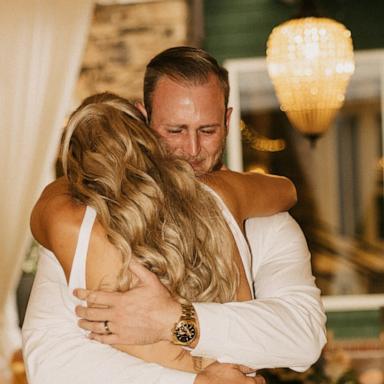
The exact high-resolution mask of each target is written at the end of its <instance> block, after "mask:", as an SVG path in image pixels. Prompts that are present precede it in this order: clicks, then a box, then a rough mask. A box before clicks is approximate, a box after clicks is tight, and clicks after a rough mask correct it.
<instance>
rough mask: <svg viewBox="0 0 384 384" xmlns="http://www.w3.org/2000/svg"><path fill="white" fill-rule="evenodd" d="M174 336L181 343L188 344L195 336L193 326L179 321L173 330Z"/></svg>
mask: <svg viewBox="0 0 384 384" xmlns="http://www.w3.org/2000/svg"><path fill="white" fill-rule="evenodd" d="M175 336H176V338H177V340H178V341H180V342H181V343H189V342H191V341H192V340H193V339H194V338H195V336H196V330H195V325H194V324H193V323H189V322H187V321H180V322H179V323H178V324H177V326H176V328H175Z"/></svg>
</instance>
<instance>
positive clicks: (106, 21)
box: [75, 0, 189, 104]
mask: <svg viewBox="0 0 384 384" xmlns="http://www.w3.org/2000/svg"><path fill="white" fill-rule="evenodd" d="M188 9H189V8H188V5H187V0H164V1H152V2H147V3H137V4H127V5H103V6H101V5H99V6H96V8H95V12H94V17H93V22H92V25H91V28H90V33H89V39H88V43H87V47H86V50H85V54H84V59H83V64H82V69H81V73H80V78H79V82H78V85H77V89H76V93H75V104H77V103H79V102H80V101H81V100H82V99H83V98H84V97H86V96H89V95H91V94H93V93H96V92H102V91H107V90H108V91H112V92H115V93H118V94H120V95H122V96H124V97H127V98H129V99H131V100H136V99H141V98H142V80H143V75H144V70H145V65H146V64H147V63H148V61H149V60H150V58H151V57H153V56H154V55H155V54H156V53H158V52H160V51H162V50H164V49H166V48H169V47H171V46H176V45H184V44H187V35H188V12H189V11H188Z"/></svg>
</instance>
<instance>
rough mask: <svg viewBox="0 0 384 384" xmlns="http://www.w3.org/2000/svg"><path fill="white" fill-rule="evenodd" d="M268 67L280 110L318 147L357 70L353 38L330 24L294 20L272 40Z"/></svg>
mask: <svg viewBox="0 0 384 384" xmlns="http://www.w3.org/2000/svg"><path fill="white" fill-rule="evenodd" d="M267 64H268V73H269V76H270V77H271V79H272V82H273V85H274V87H275V91H276V94H277V98H278V100H279V102H280V105H281V110H282V111H284V112H285V113H286V114H287V116H288V119H289V120H290V122H291V124H292V125H293V126H294V127H296V128H297V129H298V130H299V131H300V132H302V133H303V134H304V135H306V136H307V137H309V138H310V139H312V140H313V142H314V140H315V139H316V138H317V137H318V136H319V135H321V134H322V133H323V132H324V131H325V130H326V129H327V128H329V126H330V124H331V122H332V120H333V118H334V117H335V115H336V112H337V111H338V110H339V109H340V107H341V106H342V105H343V102H344V98H345V91H346V88H347V85H348V82H349V80H350V77H351V75H352V74H353V72H354V68H355V66H354V59H353V47H352V39H351V32H350V31H349V30H347V29H346V28H345V27H344V25H343V24H340V23H338V22H337V21H335V20H332V19H328V18H321V17H304V18H299V19H293V20H289V21H287V22H285V23H283V24H281V25H279V26H277V27H275V28H274V29H273V31H272V33H271V34H270V36H269V38H268V42H267Z"/></svg>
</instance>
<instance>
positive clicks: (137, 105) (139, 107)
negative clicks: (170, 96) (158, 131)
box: [135, 101, 148, 123]
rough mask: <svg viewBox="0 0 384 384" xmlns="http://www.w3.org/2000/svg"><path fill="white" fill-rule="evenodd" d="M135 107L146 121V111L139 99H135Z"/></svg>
mask: <svg viewBox="0 0 384 384" xmlns="http://www.w3.org/2000/svg"><path fill="white" fill-rule="evenodd" d="M135 107H136V108H137V109H138V110H139V111H140V112H141V113H142V115H143V116H144V117H145V121H146V122H147V123H148V113H147V110H146V109H145V107H144V104H143V103H142V102H141V101H136V102H135Z"/></svg>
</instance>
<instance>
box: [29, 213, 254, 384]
mask: <svg viewBox="0 0 384 384" xmlns="http://www.w3.org/2000/svg"><path fill="white" fill-rule="evenodd" d="M95 217H96V213H95V211H94V209H93V208H91V207H87V208H86V211H85V215H84V219H83V222H82V225H81V228H80V231H79V237H78V243H77V247H76V251H75V256H74V259H73V263H72V270H71V273H70V279H69V283H68V284H67V281H66V278H65V274H64V271H63V269H62V267H61V265H60V263H59V262H58V260H57V259H56V257H55V255H54V254H53V253H52V252H50V251H48V250H47V249H45V248H43V247H41V252H40V259H39V264H38V269H37V273H36V276H35V281H34V284H33V288H32V292H31V296H30V299H29V303H28V308H27V312H26V316H25V320H24V324H23V329H22V335H23V354H24V360H25V365H26V373H27V378H28V383H29V384H45V383H47V384H48V383H49V384H51V383H54V384H64V383H65V384H75V383H82V384H84V383H93V384H99V383H100V384H104V383H113V384H120V383H121V384H122V383H130V384H150V383H156V384H173V383H174V384H184V383H185V384H191V383H193V381H194V379H195V376H196V375H195V374H192V373H187V372H181V371H176V370H171V369H168V368H164V367H161V366H159V365H157V364H150V363H145V362H143V361H142V360H140V359H137V358H135V357H132V356H130V355H128V354H126V353H123V352H121V351H118V350H116V349H114V348H112V347H110V346H108V345H103V344H100V343H98V342H95V341H92V340H89V339H88V338H87V337H86V336H87V334H86V332H85V331H83V330H82V329H81V328H79V327H78V325H77V321H78V318H77V317H76V314H75V312H74V309H75V306H76V305H78V304H79V303H81V301H79V300H77V299H76V298H75V297H74V296H73V294H72V291H73V289H74V288H79V287H83V288H85V286H86V284H85V276H86V273H85V265H86V256H87V250H88V246H89V240H90V235H91V231H92V226H93V223H94V220H95ZM230 217H231V216H230ZM230 221H231V223H229V225H230V226H233V225H234V226H235V228H234V231H235V232H236V234H235V237H236V238H237V242H238V246H239V248H240V250H241V249H242V250H243V251H242V252H241V253H242V254H243V255H245V257H246V259H247V261H248V262H249V260H250V254H249V250H248V246H247V243H246V241H245V239H244V237H243V235H242V234H241V231H240V229H239V228H238V226H237V224H236V222H235V221H234V219H233V217H232V219H230ZM238 231H240V232H239V233H238Z"/></svg>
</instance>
